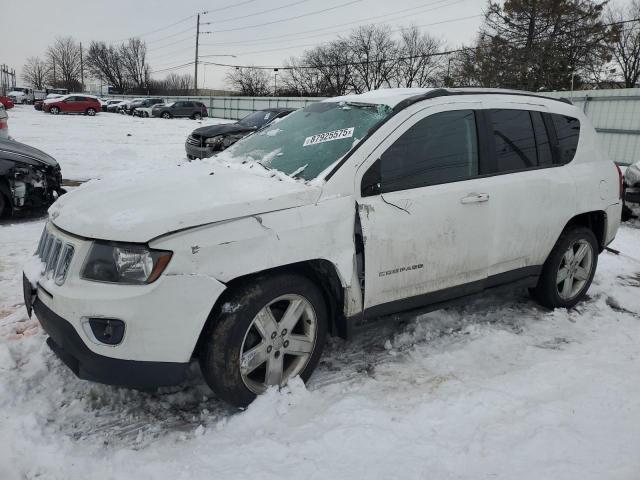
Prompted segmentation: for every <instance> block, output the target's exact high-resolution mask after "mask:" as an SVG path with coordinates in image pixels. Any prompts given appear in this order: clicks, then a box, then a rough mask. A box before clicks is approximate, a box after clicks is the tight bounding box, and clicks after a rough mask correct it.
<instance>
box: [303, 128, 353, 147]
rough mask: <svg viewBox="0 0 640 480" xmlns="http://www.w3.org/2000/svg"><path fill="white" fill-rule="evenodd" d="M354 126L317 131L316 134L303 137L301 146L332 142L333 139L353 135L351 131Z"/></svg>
mask: <svg viewBox="0 0 640 480" xmlns="http://www.w3.org/2000/svg"><path fill="white" fill-rule="evenodd" d="M354 130H355V127H351V128H341V129H340V130H334V131H333V132H325V133H319V134H318V135H311V136H310V137H307V138H305V139H304V143H303V144H302V146H303V147H308V146H309V145H315V144H317V143H324V142H332V141H334V140H340V139H342V138H350V137H353V131H354Z"/></svg>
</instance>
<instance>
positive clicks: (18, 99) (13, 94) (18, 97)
mask: <svg viewBox="0 0 640 480" xmlns="http://www.w3.org/2000/svg"><path fill="white" fill-rule="evenodd" d="M7 97H9V98H10V99H11V100H13V103H22V104H27V103H32V102H33V100H34V94H33V88H29V87H13V89H12V90H11V91H10V92H9V93H7Z"/></svg>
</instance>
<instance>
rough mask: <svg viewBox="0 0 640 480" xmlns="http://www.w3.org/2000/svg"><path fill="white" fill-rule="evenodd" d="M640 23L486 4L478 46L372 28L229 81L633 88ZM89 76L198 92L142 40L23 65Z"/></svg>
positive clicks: (44, 81) (48, 77)
mask: <svg viewBox="0 0 640 480" xmlns="http://www.w3.org/2000/svg"><path fill="white" fill-rule="evenodd" d="M638 19H640V0H632V2H631V3H630V4H629V5H628V6H627V7H624V8H620V7H619V8H615V7H613V6H612V5H611V4H610V0H505V1H504V2H503V3H496V2H493V1H491V0H489V1H488V2H487V4H486V6H485V9H484V18H483V21H482V24H481V27H480V30H479V32H478V33H477V35H476V38H475V40H474V42H473V43H472V44H471V45H461V46H450V45H447V44H445V42H444V41H443V40H442V39H439V38H437V37H435V36H433V35H431V34H429V33H427V32H423V31H421V30H420V29H419V28H418V27H416V26H409V27H404V28H400V29H396V30H394V29H392V28H391V27H390V26H388V25H366V26H361V27H357V28H355V29H353V30H352V31H351V33H349V34H348V35H346V36H339V37H337V38H336V39H334V40H332V41H329V42H327V43H324V44H321V45H318V46H316V47H314V48H312V49H309V50H306V51H305V52H304V53H303V54H302V55H300V56H297V57H291V58H289V59H288V60H286V61H285V62H284V65H283V66H282V67H280V68H278V69H277V71H274V69H273V68H265V67H252V66H248V67H236V68H231V69H230V70H229V71H228V73H227V75H226V81H227V84H228V85H229V86H230V87H231V88H232V89H234V90H235V91H237V92H239V93H240V94H241V95H252V96H263V95H274V94H278V95H292V96H334V95H343V94H345V93H350V92H353V93H361V92H364V91H368V90H371V89H376V88H380V87H434V86H450V87H453V86H479V87H503V88H515V89H525V90H531V91H540V90H569V89H571V88H574V89H580V88H603V87H622V86H624V87H632V86H635V85H637V84H638V81H639V79H640V22H639V21H638ZM85 75H86V76H92V77H94V78H97V79H100V80H102V81H103V82H104V83H105V84H108V85H111V86H112V87H113V88H114V89H115V90H116V91H118V92H122V93H133V94H164V95H172V94H176V95H178V94H183V95H184V94H192V93H193V78H192V76H191V75H180V74H177V73H169V74H168V75H167V76H166V77H165V78H164V79H162V80H157V79H153V78H151V69H150V66H149V62H148V59H147V47H146V44H145V42H144V41H142V40H140V39H138V38H132V39H129V40H127V41H126V42H124V43H122V44H119V45H109V44H107V43H105V42H99V41H93V42H90V43H89V45H88V47H85V48H83V46H81V45H80V43H79V42H77V41H76V40H74V39H73V38H72V37H61V38H57V39H56V41H55V42H54V44H53V45H51V46H50V47H49V48H48V49H47V50H46V53H45V55H44V58H39V57H31V58H29V59H27V62H26V64H25V66H24V67H23V79H24V80H25V81H26V82H28V83H29V84H31V85H33V86H34V87H35V88H39V89H41V88H43V87H44V86H45V85H48V86H54V87H64V88H67V89H69V90H70V91H73V90H79V89H82V87H83V86H82V78H83V76H85ZM276 75H277V80H278V81H279V85H277V86H276V85H275V83H276ZM276 90H277V91H276Z"/></svg>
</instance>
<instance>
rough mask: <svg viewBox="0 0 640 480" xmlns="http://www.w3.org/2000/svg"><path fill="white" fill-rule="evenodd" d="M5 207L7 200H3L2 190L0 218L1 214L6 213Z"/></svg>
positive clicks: (0, 193) (0, 195)
mask: <svg viewBox="0 0 640 480" xmlns="http://www.w3.org/2000/svg"><path fill="white" fill-rule="evenodd" d="M6 207H7V201H6V200H5V198H4V195H3V194H2V191H0V218H2V216H3V215H4V214H5V213H6Z"/></svg>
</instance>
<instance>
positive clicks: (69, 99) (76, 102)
mask: <svg viewBox="0 0 640 480" xmlns="http://www.w3.org/2000/svg"><path fill="white" fill-rule="evenodd" d="M42 109H43V110H44V111H45V112H48V113H52V114H54V115H57V114H59V113H81V114H85V115H89V116H90V117H93V116H94V115H95V114H96V113H98V112H100V111H102V105H100V101H99V100H98V99H97V98H96V97H94V96H92V95H84V94H82V95H78V94H75V93H74V94H71V95H64V96H62V97H59V98H53V99H50V100H45V101H44V102H43V104H42Z"/></svg>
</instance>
